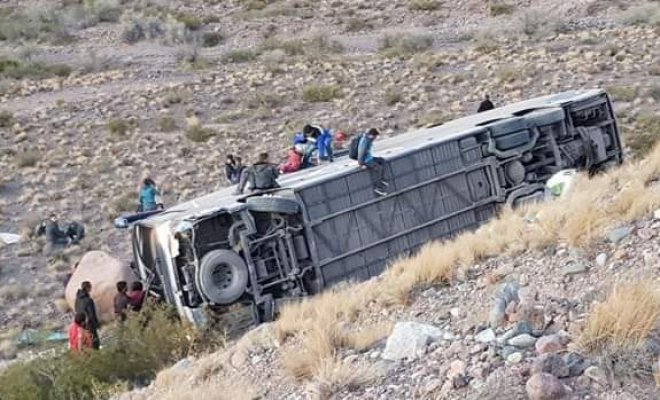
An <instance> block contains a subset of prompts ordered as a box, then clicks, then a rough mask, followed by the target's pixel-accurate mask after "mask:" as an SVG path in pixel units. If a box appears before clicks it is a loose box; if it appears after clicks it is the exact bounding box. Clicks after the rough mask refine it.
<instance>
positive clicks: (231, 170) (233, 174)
mask: <svg viewBox="0 0 660 400" xmlns="http://www.w3.org/2000/svg"><path fill="white" fill-rule="evenodd" d="M225 177H226V178H227V182H229V184H230V185H235V184H237V183H238V180H239V179H240V173H239V171H237V169H236V160H235V159H234V156H233V155H232V154H229V155H227V160H226V161H225Z"/></svg>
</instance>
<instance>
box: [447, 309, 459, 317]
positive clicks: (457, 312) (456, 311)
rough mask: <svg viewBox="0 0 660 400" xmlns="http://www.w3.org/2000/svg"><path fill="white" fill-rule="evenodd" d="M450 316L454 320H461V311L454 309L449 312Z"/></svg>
mask: <svg viewBox="0 0 660 400" xmlns="http://www.w3.org/2000/svg"><path fill="white" fill-rule="evenodd" d="M449 315H451V316H452V317H453V318H460V317H461V310H460V309H459V308H458V307H454V308H452V309H451V310H449Z"/></svg>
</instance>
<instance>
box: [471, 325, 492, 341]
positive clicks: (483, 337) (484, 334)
mask: <svg viewBox="0 0 660 400" xmlns="http://www.w3.org/2000/svg"><path fill="white" fill-rule="evenodd" d="M495 338H496V336H495V331H494V330H493V329H491V328H488V329H484V330H483V331H481V332H479V333H477V334H476V336H475V337H474V340H476V341H477V342H479V343H486V344H488V343H492V342H494V341H495Z"/></svg>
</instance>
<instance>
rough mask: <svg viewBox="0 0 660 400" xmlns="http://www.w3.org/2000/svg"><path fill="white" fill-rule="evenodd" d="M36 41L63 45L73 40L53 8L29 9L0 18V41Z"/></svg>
mask: <svg viewBox="0 0 660 400" xmlns="http://www.w3.org/2000/svg"><path fill="white" fill-rule="evenodd" d="M3 40H4V41H11V42H15V41H38V42H47V43H50V44H55V45H64V44H68V43H71V42H72V41H73V40H75V38H74V36H73V35H72V34H71V32H70V29H69V27H68V26H67V24H66V22H65V17H64V15H63V13H62V12H61V11H58V10H57V9H55V8H48V7H46V8H41V7H36V8H29V9H27V10H16V11H13V12H9V13H7V14H6V15H3V16H0V41H3Z"/></svg>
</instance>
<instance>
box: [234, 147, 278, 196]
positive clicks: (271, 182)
mask: <svg viewBox="0 0 660 400" xmlns="http://www.w3.org/2000/svg"><path fill="white" fill-rule="evenodd" d="M268 158H269V157H268V153H261V154H259V159H258V161H257V162H256V163H254V164H253V165H252V166H251V167H250V168H247V169H246V170H244V171H243V172H242V173H241V180H240V182H239V183H238V188H236V191H235V192H234V193H233V194H234V195H240V194H243V190H245V185H246V184H247V183H248V182H249V183H250V190H251V191H253V192H254V191H261V190H269V189H276V188H279V187H280V185H279V184H278V183H277V178H278V177H279V176H280V171H279V169H278V166H277V165H275V164H271V163H270V162H269V160H268Z"/></svg>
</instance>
